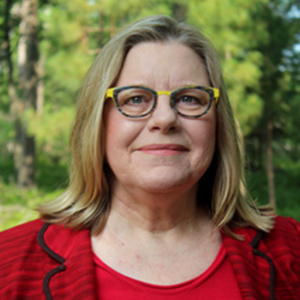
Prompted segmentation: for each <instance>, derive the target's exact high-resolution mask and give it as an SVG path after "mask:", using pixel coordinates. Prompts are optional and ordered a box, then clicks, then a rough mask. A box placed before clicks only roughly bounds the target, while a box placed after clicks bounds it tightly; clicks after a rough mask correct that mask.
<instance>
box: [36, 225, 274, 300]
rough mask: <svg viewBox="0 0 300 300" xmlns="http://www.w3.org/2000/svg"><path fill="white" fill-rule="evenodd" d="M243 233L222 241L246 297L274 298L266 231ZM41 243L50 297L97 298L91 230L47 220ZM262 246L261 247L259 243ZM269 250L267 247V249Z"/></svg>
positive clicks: (45, 278)
mask: <svg viewBox="0 0 300 300" xmlns="http://www.w3.org/2000/svg"><path fill="white" fill-rule="evenodd" d="M235 233H237V234H240V235H242V236H244V240H243V241H238V240H235V239H233V238H231V237H229V236H227V235H225V234H223V233H222V238H223V243H224V246H225V248H226V250H227V253H228V257H229V260H230V262H231V265H232V267H233V270H234V274H235V277H236V279H237V283H238V286H239V289H240V292H241V295H242V298H243V299H244V300H248V299H249V300H250V299H251V300H252V299H260V300H267V299H268V300H269V299H271V300H273V299H275V298H274V279H275V268H274V265H273V263H272V260H271V259H270V257H269V256H268V255H267V254H266V253H265V252H263V251H261V250H260V249H261V248H264V247H263V245H260V244H263V243H261V239H262V237H263V232H261V231H258V232H257V231H256V230H254V229H251V228H245V229H237V230H236V231H235ZM38 243H39V245H40V247H41V248H42V249H43V250H44V251H45V252H46V253H47V254H48V255H49V256H50V257H51V261H50V262H48V263H45V264H44V271H45V274H46V275H45V277H44V279H43V291H44V294H45V297H46V299H47V300H55V299H56V298H61V297H62V296H63V295H65V296H64V297H65V299H72V300H75V299H85V300H96V295H97V292H96V278H95V271H94V262H93V252H92V249H91V242H90V232H89V230H80V231H74V230H71V229H69V228H65V227H63V226H58V225H51V224H47V223H46V224H44V225H43V226H42V228H41V230H40V231H39V234H38ZM259 246H260V249H258V247H259ZM264 250H266V249H264Z"/></svg>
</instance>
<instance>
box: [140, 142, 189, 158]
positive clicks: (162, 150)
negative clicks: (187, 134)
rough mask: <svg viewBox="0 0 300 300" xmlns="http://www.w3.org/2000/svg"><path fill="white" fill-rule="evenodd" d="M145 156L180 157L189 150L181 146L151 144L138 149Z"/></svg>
mask: <svg viewBox="0 0 300 300" xmlns="http://www.w3.org/2000/svg"><path fill="white" fill-rule="evenodd" d="M138 151H141V152H142V153H145V154H150V155H157V156H174V155H180V154H183V153H185V152H187V151H188V149H187V148H186V147H185V146H183V145H179V144H151V145H146V146H143V147H141V148H139V149H138Z"/></svg>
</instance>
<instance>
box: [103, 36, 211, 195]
mask: <svg viewBox="0 0 300 300" xmlns="http://www.w3.org/2000/svg"><path fill="white" fill-rule="evenodd" d="M127 85H139V86H145V87H148V88H151V89H154V90H157V91H162V90H174V89H177V88H180V87H184V86H190V85H201V86H210V84H209V80H208V76H207V72H206V70H205V67H204V65H203V63H202V61H201V60H200V58H199V57H198V55H197V54H196V53H195V52H194V51H193V50H191V49H190V48H188V47H187V46H184V45H182V44H179V43H175V42H173V43H154V42H147V43H141V44H138V45H136V46H134V47H133V48H132V49H131V50H130V51H129V53H128V55H127V57H126V59H125V62H124V65H123V68H122V70H121V73H120V76H119V78H118V81H117V83H116V86H118V87H121V86H127ZM104 128H105V141H106V144H105V151H106V160H107V163H108V164H109V166H110V168H111V170H112V176H111V177H110V184H111V185H112V188H113V192H114V193H118V194H119V195H122V194H120V193H123V194H124V193H125V192H126V191H127V192H128V191H130V192H133V191H135V190H143V191H146V192H149V193H164V192H174V191H179V190H180V191H184V190H185V191H188V190H189V189H191V188H193V187H195V185H196V184H197V182H198V180H199V179H200V178H201V176H202V175H203V174H204V173H205V171H206V170H207V168H208V166H209V165H210V162H211V160H212V156H213V153H214V149H215V138H216V111H215V106H214V105H212V107H211V108H210V110H209V112H208V113H207V114H206V115H204V116H202V117H201V118H198V119H188V118H185V117H183V116H180V115H178V114H177V113H176V112H175V111H174V110H173V109H172V108H171V106H170V97H169V96H168V95H161V96H158V100H157V106H156V108H155V110H154V112H152V113H151V115H149V116H147V117H144V118H141V119H130V118H128V117H125V116H123V115H122V114H121V113H120V112H119V111H118V110H117V108H116V107H115V105H114V103H113V100H111V99H110V100H107V103H106V105H105V110H104Z"/></svg>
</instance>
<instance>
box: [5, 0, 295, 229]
mask: <svg viewBox="0 0 300 300" xmlns="http://www.w3.org/2000/svg"><path fill="white" fill-rule="evenodd" d="M19 2H20V1H14V7H13V10H14V11H18V9H17V8H18V3H19ZM299 7H300V2H299V1H291V0H285V1H280V0H201V1H198V0H189V1H184V0H164V1H158V0H149V1H146V2H145V1H144V2H142V1H139V0H128V1H117V0H103V1H100V0H73V1H65V0H49V1H40V8H39V21H40V32H39V49H40V57H41V61H43V62H44V67H43V68H42V72H41V80H42V82H43V85H44V104H43V110H42V113H40V114H36V113H35V112H33V111H30V112H28V113H27V114H26V115H25V116H24V121H26V123H27V125H28V128H29V130H30V133H31V134H33V135H34V136H35V139H36V143H37V146H36V148H37V171H36V178H37V185H38V187H37V188H36V189H32V190H27V191H26V190H20V189H18V188H16V186H14V183H13V181H14V166H13V141H14V127H13V123H12V118H11V116H10V99H9V98H8V86H7V81H8V65H7V62H6V61H4V60H1V59H0V170H1V171H0V172H1V173H0V195H1V196H0V222H2V223H0V228H2V229H4V228H7V227H10V226H13V225H16V224H18V223H21V222H23V221H26V220H28V219H31V218H35V217H36V216H37V215H36V214H35V213H33V212H31V209H32V208H34V207H35V206H36V205H37V204H38V203H41V202H42V201H46V200H50V199H52V198H54V197H55V196H56V195H57V194H59V193H60V192H61V188H63V187H65V186H66V184H67V178H68V175H67V166H68V161H69V149H68V140H69V135H70V129H71V124H72V119H73V117H74V110H75V102H76V97H77V93H78V91H79V89H80V87H81V84H82V82H83V79H84V76H85V74H86V72H87V70H88V68H89V67H90V65H91V63H92V61H93V60H94V58H95V55H96V54H97V52H99V51H100V49H99V48H101V47H103V45H104V44H105V43H106V42H107V41H108V39H109V38H110V37H111V36H112V35H113V34H115V33H116V32H117V31H118V30H120V29H121V28H123V27H125V26H126V25H127V24H128V23H131V22H133V21H135V20H137V19H140V18H142V17H145V16H149V15H154V14H164V15H169V16H172V15H173V16H174V15H175V13H176V9H178V8H181V9H182V12H183V15H182V18H183V19H186V20H187V21H188V22H189V23H191V24H193V25H194V26H196V27H198V28H200V30H201V31H202V32H203V33H204V34H205V35H206V36H208V37H209V38H210V40H211V41H212V42H213V44H214V45H215V47H216V49H217V51H218V53H219V55H220V58H221V64H222V68H223V71H224V78H225V82H226V85H227V88H228V93H229V98H230V101H231V104H232V106H233V109H234V111H235V114H236V117H237V119H238V120H239V123H240V125H241V128H242V131H243V133H244V134H245V135H246V137H247V140H246V145H247V148H248V149H249V150H250V155H251V159H249V161H250V166H251V168H252V170H251V172H250V173H249V182H250V186H251V188H252V189H251V190H252V191H253V194H254V196H256V197H257V198H258V199H259V201H262V202H267V199H268V194H267V179H266V176H265V175H264V173H265V171H264V167H265V163H264V161H265V155H264V152H265V148H264V147H265V140H266V135H265V134H266V133H265V128H266V122H267V119H270V118H271V119H272V121H273V125H274V132H273V135H274V140H273V144H272V145H273V148H274V152H275V158H274V166H275V181H276V197H277V201H278V212H279V214H283V215H291V216H294V217H295V218H296V219H298V220H299V221H300V216H299V214H300V207H299V204H297V203H299V199H298V196H297V195H298V194H300V193H299V188H298V187H299V181H298V179H297V178H299V174H300V162H299V155H300V147H299V145H300V131H299V129H298V128H300V118H299V114H300V101H299V96H298V95H299V92H300V71H299V70H300V66H299V65H300V53H299V51H298V52H297V51H296V50H295V44H299V32H300V28H299V27H300V25H299V24H300V22H299ZM3 8H4V1H2V2H1V1H0V10H1V11H3ZM18 23H19V19H18V17H17V16H15V15H13V14H11V20H10V25H11V26H12V27H11V30H10V41H11V47H12V51H13V52H12V59H13V64H14V81H15V84H16V87H18V72H17V61H18V53H17V45H18V39H19V30H18ZM2 24H3V16H2V15H1V14H0V30H3V25H2ZM97 29H100V30H97ZM2 41H3V36H2V33H1V35H0V46H1V45H2V44H1V43H2ZM0 49H1V48H0ZM19 96H20V97H22V94H20V95H19ZM254 167H255V168H254ZM254 169H255V171H254ZM56 189H59V190H57V191H56V192H53V191H55V190H56Z"/></svg>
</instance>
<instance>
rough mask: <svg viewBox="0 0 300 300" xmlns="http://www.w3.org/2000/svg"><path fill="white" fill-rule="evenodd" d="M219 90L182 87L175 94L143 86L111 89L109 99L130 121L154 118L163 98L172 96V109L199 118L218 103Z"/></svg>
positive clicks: (185, 115) (107, 93)
mask: <svg viewBox="0 0 300 300" xmlns="http://www.w3.org/2000/svg"><path fill="white" fill-rule="evenodd" d="M219 94H220V93H219V89H216V88H212V87H203V86H188V87H182V88H179V89H176V90H173V91H155V90H152V89H150V88H147V87H143V86H124V87H114V88H110V89H108V90H107V92H106V98H105V99H109V98H112V99H113V100H114V102H115V104H116V106H117V108H118V110H119V111H120V112H121V114H123V115H124V116H126V117H129V118H142V117H145V116H147V115H149V114H151V113H152V112H153V111H154V109H155V107H156V103H157V97H158V96H160V95H168V96H170V105H171V107H172V108H173V109H174V110H175V111H176V112H177V113H178V114H179V115H181V116H184V117H187V118H200V117H202V116H203V115H205V114H206V113H207V112H208V111H209V109H210V107H211V104H212V101H213V100H215V103H216V104H217V102H218V99H219Z"/></svg>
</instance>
